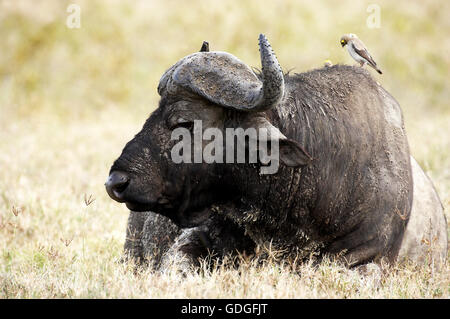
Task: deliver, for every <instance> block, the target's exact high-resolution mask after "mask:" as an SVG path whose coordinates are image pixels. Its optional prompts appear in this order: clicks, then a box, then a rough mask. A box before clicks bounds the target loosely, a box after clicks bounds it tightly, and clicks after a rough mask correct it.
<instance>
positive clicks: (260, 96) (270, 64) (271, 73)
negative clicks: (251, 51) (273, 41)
mask: <svg viewBox="0 0 450 319" xmlns="http://www.w3.org/2000/svg"><path fill="white" fill-rule="evenodd" d="M259 52H260V55H261V76H262V88H261V89H260V91H259V92H258V93H257V94H256V95H255V100H254V103H253V107H252V108H251V110H252V111H265V110H268V109H270V108H271V107H272V106H274V105H276V104H278V102H280V100H281V98H282V97H283V94H284V76H283V71H282V70H281V67H280V64H279V63H278V60H277V57H276V56H275V53H274V52H273V50H272V47H271V46H270V44H269V41H268V40H267V38H266V37H265V35H264V34H260V35H259Z"/></svg>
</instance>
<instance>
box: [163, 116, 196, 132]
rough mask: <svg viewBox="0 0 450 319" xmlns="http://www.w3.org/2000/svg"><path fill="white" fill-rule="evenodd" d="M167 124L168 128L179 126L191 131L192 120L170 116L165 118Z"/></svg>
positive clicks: (172, 128)
mask: <svg viewBox="0 0 450 319" xmlns="http://www.w3.org/2000/svg"><path fill="white" fill-rule="evenodd" d="M167 126H168V127H169V129H170V130H174V129H177V128H179V127H184V128H187V129H188V130H190V131H192V129H193V127H194V122H192V121H190V120H186V119H184V118H182V117H175V116H172V117H169V118H168V119H167Z"/></svg>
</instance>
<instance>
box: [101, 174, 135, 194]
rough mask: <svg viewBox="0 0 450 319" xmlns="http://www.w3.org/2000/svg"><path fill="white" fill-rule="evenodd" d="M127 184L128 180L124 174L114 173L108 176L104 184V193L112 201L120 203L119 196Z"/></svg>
mask: <svg viewBox="0 0 450 319" xmlns="http://www.w3.org/2000/svg"><path fill="white" fill-rule="evenodd" d="M129 183H130V178H129V177H128V175H127V174H126V173H124V172H119V171H114V172H112V173H111V174H110V175H109V177H108V180H107V181H106V183H105V187H106V191H107V192H108V195H109V196H110V197H111V198H112V199H114V200H116V201H121V200H122V198H121V197H122V196H121V195H122V193H123V192H124V191H125V189H126V188H127V186H128V184H129Z"/></svg>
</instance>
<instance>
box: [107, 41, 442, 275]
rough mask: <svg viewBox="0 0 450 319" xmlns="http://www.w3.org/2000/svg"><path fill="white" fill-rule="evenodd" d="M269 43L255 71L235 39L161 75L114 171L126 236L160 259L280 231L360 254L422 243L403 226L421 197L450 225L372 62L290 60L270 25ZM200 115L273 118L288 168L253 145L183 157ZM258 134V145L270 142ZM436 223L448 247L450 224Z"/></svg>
mask: <svg viewBox="0 0 450 319" xmlns="http://www.w3.org/2000/svg"><path fill="white" fill-rule="evenodd" d="M259 47H260V54H261V64H262V69H261V72H260V73H258V74H256V73H255V72H253V71H252V69H251V68H249V67H248V66H247V65H246V64H244V63H243V62H241V61H240V60H239V59H237V58H236V57H234V56H233V55H231V54H229V53H225V52H207V51H204V52H197V53H194V54H191V55H188V56H186V57H185V58H183V59H181V60H180V61H178V62H177V63H176V64H175V65H173V66H172V67H171V68H169V69H168V70H167V71H166V72H165V73H164V75H163V76H162V78H161V80H160V83H159V86H158V93H159V94H160V96H161V100H160V102H159V107H158V108H157V109H156V110H155V111H154V112H153V113H152V114H151V116H150V118H149V119H148V120H147V121H146V123H145V124H144V127H143V129H142V130H141V131H140V132H139V133H138V134H137V135H136V136H135V137H134V138H133V139H132V140H131V141H130V142H128V143H127V145H126V146H125V148H124V150H123V151H122V154H121V155H120V157H119V158H118V159H117V160H116V161H115V162H114V164H113V166H112V168H111V170H110V175H109V178H108V180H107V182H106V184H105V185H106V190H107V192H108V194H109V195H110V197H111V198H113V199H114V200H116V201H118V202H121V203H126V205H127V207H128V208H129V209H130V210H131V211H132V213H131V215H130V220H129V229H128V231H127V237H128V239H129V240H127V242H126V244H125V249H126V250H128V251H129V252H131V254H134V255H135V256H136V257H142V254H143V253H149V254H153V255H155V256H159V257H157V258H156V257H155V260H156V259H158V260H157V262H158V263H159V262H160V261H159V258H160V257H161V256H163V255H164V253H167V252H169V253H170V252H172V253H174V252H175V254H176V253H177V252H181V253H183V254H185V255H186V256H189V257H190V258H192V259H193V260H194V259H195V258H196V257H197V256H201V255H202V254H205V253H206V252H207V251H208V250H213V251H215V252H216V253H217V254H219V255H222V254H225V253H228V252H232V251H234V250H238V251H242V250H251V249H253V248H254V247H255V246H256V245H258V244H265V243H267V242H271V243H272V244H273V245H275V246H276V247H280V248H283V249H284V251H286V252H288V253H292V254H294V253H295V254H300V255H301V256H303V257H304V258H307V257H308V256H310V255H311V254H314V255H316V256H319V257H320V256H323V255H333V256H337V257H338V258H341V259H342V260H343V261H344V262H345V263H346V264H347V265H348V266H350V267H353V266H357V265H361V264H364V263H367V262H372V261H374V262H377V261H380V260H382V259H386V260H387V261H391V262H392V261H395V260H397V258H399V257H401V256H406V255H408V253H409V251H412V250H414V248H411V247H414V246H415V245H416V244H417V241H418V240H419V239H418V238H411V240H409V239H407V238H404V234H405V229H407V226H408V221H409V219H410V213H411V211H413V212H415V214H416V213H417V214H418V215H420V214H421V212H422V209H424V208H425V207H426V206H427V204H429V205H434V206H429V205H428V208H430V207H432V209H435V210H432V211H429V213H428V215H429V216H437V217H436V218H435V219H433V218H431V219H430V220H431V222H433V223H434V222H435V220H437V221H438V223H437V224H436V225H435V226H436V227H440V228H442V227H446V223H445V217H444V215H443V212H442V208H440V209H441V210H439V208H438V207H437V206H436V203H439V204H440V202H439V198H438V197H437V195H436V194H435V192H434V189H433V188H432V185H431V182H429V180H428V184H427V179H426V176H425V175H424V173H423V171H422V170H421V169H420V167H419V166H418V165H416V164H415V166H414V165H413V169H412V168H411V162H410V153H409V148H408V142H407V138H406V133H405V129H404V124H403V116H402V112H401V109H400V106H399V105H398V103H397V101H396V100H395V99H394V98H393V97H392V96H391V95H390V94H389V93H388V92H387V91H386V90H385V89H383V88H382V87H381V85H379V84H378V83H377V82H376V81H374V80H373V78H372V77H371V76H370V74H369V73H368V72H367V71H365V70H364V69H362V68H359V67H351V66H345V65H334V66H331V67H326V68H321V69H316V70H313V71H309V72H306V73H301V74H294V75H290V74H284V73H283V72H282V70H281V67H280V66H279V64H278V61H277V59H276V57H275V55H274V53H273V51H272V49H271V47H270V45H269V43H268V41H267V39H266V38H265V36H264V35H260V38H259ZM194 121H201V123H202V132H204V131H205V130H206V129H208V128H218V129H219V130H221V131H222V132H225V130H226V129H227V128H243V129H248V128H255V129H265V130H266V131H267V132H268V134H267V135H266V136H258V137H257V139H258V142H261V141H262V140H264V141H265V142H268V143H273V144H271V145H276V146H277V147H278V150H279V163H280V164H281V165H280V167H279V168H278V171H277V172H276V173H275V174H265V175H264V174H261V168H262V167H265V166H267V165H268V164H267V163H264V162H262V161H258V162H256V163H252V162H249V161H248V158H250V154H249V153H250V151H248V154H247V155H248V156H247V161H246V162H244V163H233V164H230V163H227V162H225V161H223V162H221V161H216V162H213V163H205V162H204V161H203V162H201V163H190V162H184V163H178V164H177V163H175V162H174V161H173V158H172V153H171V150H172V149H173V147H174V146H175V144H176V142H177V141H174V140H173V139H172V138H171V137H172V131H173V130H175V129H177V128H186V129H188V130H190V131H191V132H192V131H193V130H194V129H193V126H194ZM224 135H225V134H224ZM233 138H234V137H233ZM233 142H234V140H233ZM250 142H251V138H248V139H246V140H245V145H246V147H248V149H250V148H249V145H250ZM202 143H203V144H202V145H201V147H203V148H205V147H206V144H207V143H206V142H205V141H202ZM227 145H228V144H226V143H225V140H224V141H223V147H224V148H226V147H227ZM255 145H258V151H259V150H260V149H259V148H260V145H262V144H261V143H258V144H255ZM194 148H195V145H194ZM225 153H227V152H223V156H224V157H225ZM227 154H228V153H227ZM232 154H233V155H234V156H236V154H235V153H234V150H233V153H232ZM413 173H414V179H415V178H416V175H417V176H419V177H420V178H421V181H422V182H423V185H424V187H423V190H424V191H425V192H428V193H427V196H424V198H425V197H426V198H432V200H431V201H429V203H427V204H424V205H421V203H422V202H423V201H424V200H422V199H421V198H419V197H414V201H413V188H414V184H413ZM420 174H423V175H420ZM430 185H431V186H430ZM430 203H431V204H430ZM413 206H418V207H419V208H417V209H415V210H414V208H413V210H412V207H413ZM147 211H152V212H155V213H156V214H155V213H144V212H147ZM435 211H436V213H434V212H435ZM413 217H414V216H413ZM418 219H420V218H418ZM417 224H420V223H417V222H415V224H414V225H415V226H414V227H416V226H417ZM431 227H434V226H433V225H432V226H431ZM406 233H408V232H406ZM413 233H414V231H413ZM438 233H439V235H438V236H440V238H439V242H441V243H444V242H445V247H443V248H442V249H441V251H445V252H444V253H443V254H441V255H442V256H444V257H445V253H446V251H447V249H446V245H447V239H446V236H447V235H446V228H445V229H439V232H438ZM416 237H417V236H416ZM133 239H134V240H133ZM402 242H403V243H404V244H402ZM403 245H404V246H405V247H407V246H408V247H409V248H403ZM410 246H411V247H410ZM399 252H401V254H400V255H399ZM163 259H164V258H162V260H161V262H162V263H163V264H164V260H163Z"/></svg>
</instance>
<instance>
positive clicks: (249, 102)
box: [158, 34, 284, 112]
mask: <svg viewBox="0 0 450 319" xmlns="http://www.w3.org/2000/svg"><path fill="white" fill-rule="evenodd" d="M259 51H260V54H261V66H262V68H261V75H260V77H261V79H260V78H258V76H257V75H256V74H255V73H254V72H253V71H252V70H251V68H250V67H248V66H247V65H246V64H245V63H243V62H242V61H240V60H239V59H238V58H236V57H235V56H233V55H231V54H229V53H226V52H218V51H213V52H198V53H194V54H191V55H188V56H187V57H185V58H183V59H182V60H180V61H178V62H177V63H176V64H175V65H174V66H172V67H171V68H170V69H169V70H167V71H166V72H165V73H164V75H163V76H162V77H161V80H160V82H159V86H158V93H159V94H160V95H163V94H166V93H168V94H182V93H181V92H180V91H179V90H180V89H182V90H183V89H184V90H188V91H191V92H193V93H195V94H198V95H200V96H202V97H204V98H206V99H207V100H209V101H211V102H213V103H215V104H218V105H220V106H223V107H225V108H232V109H236V110H239V111H247V112H262V111H266V110H268V109H270V108H271V107H273V106H275V105H276V104H278V103H279V102H280V100H281V98H282V97H283V94H284V76H283V72H282V70H281V67H280V65H279V64H278V60H277V58H276V57H275V54H274V53H273V51H272V48H271V46H270V44H269V41H267V38H266V37H265V36H264V35H263V34H261V35H260V36H259Z"/></svg>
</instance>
